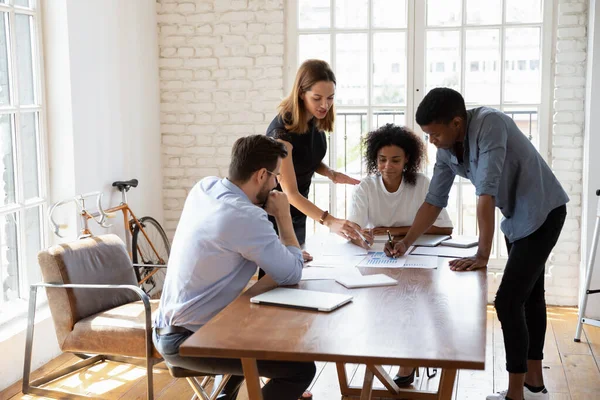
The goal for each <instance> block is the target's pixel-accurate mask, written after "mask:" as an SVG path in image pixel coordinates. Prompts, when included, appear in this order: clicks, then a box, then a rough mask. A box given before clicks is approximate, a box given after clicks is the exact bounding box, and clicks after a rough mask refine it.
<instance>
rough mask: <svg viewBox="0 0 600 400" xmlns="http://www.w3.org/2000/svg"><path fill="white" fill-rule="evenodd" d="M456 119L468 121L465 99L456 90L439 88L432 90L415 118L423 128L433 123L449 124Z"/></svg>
mask: <svg viewBox="0 0 600 400" xmlns="http://www.w3.org/2000/svg"><path fill="white" fill-rule="evenodd" d="M454 117H461V118H462V119H464V120H465V121H466V120H467V109H466V107H465V99H463V97H462V95H461V94H460V93H458V92H457V91H456V90H453V89H450V88H445V87H438V88H435V89H432V90H431V91H430V92H429V93H427V95H426V96H425V97H424V98H423V100H422V101H421V104H419V107H417V113H416V115H415V118H416V120H417V124H419V125H421V126H425V125H429V124H431V123H440V124H447V123H448V122H450V121H452V120H453V119H454Z"/></svg>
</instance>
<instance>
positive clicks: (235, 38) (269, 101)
mask: <svg viewBox="0 0 600 400" xmlns="http://www.w3.org/2000/svg"><path fill="white" fill-rule="evenodd" d="M284 2H285V1H284V0H157V3H156V6H157V14H158V24H159V35H160V37H159V46H160V64H159V65H160V78H161V127H162V139H163V146H162V157H163V179H164V192H163V197H164V207H165V214H164V216H165V228H166V230H167V232H168V234H169V236H171V237H172V235H173V234H174V232H175V228H176V226H177V222H178V221H179V217H180V215H181V210H182V208H183V204H184V201H185V197H186V194H187V192H188V190H189V189H190V188H191V187H192V186H193V185H194V184H195V183H196V182H197V181H198V180H200V179H201V178H203V177H205V176H208V175H220V176H225V175H226V173H227V171H226V169H227V166H228V164H229V153H230V149H231V145H232V144H233V142H234V141H235V140H236V139H237V138H238V137H240V136H244V135H247V134H252V133H264V132H265V128H266V127H267V125H268V123H269V122H270V120H271V119H272V118H273V116H274V113H275V109H276V106H277V104H278V103H279V101H280V99H281V98H282V96H283V95H284V93H283V62H284V51H285V49H284V38H285V21H284ZM587 9H588V0H559V1H558V9H557V10H555V15H556V18H557V23H558V26H557V30H556V43H554V44H553V45H554V47H555V49H556V58H555V60H554V61H555V64H554V68H555V70H554V72H555V78H554V93H553V94H554V103H553V126H552V133H551V139H550V149H551V153H552V158H551V160H550V163H551V166H552V168H553V169H554V170H555V172H556V174H557V176H558V178H559V179H560V181H561V183H563V185H564V187H565V189H566V190H567V192H568V193H569V196H570V197H571V202H570V203H569V207H568V213H569V216H568V219H567V222H566V224H565V228H564V231H563V234H562V236H561V238H560V241H559V244H558V245H557V247H556V249H555V251H554V254H553V255H552V257H551V260H550V262H549V271H550V274H549V275H548V277H547V280H546V293H547V300H548V302H549V303H551V304H560V305H574V304H576V303H577V290H578V285H579V263H580V258H581V257H580V242H581V193H582V161H583V150H582V146H583V132H584V129H583V128H584V126H583V125H584V91H585V90H584V88H585V62H586V47H587V32H586V29H587ZM542 134H543V133H542ZM500 278H501V275H496V274H490V280H489V289H490V295H493V293H495V289H496V288H497V286H498V284H499V282H500ZM491 298H493V297H491Z"/></svg>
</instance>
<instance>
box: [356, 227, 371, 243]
mask: <svg viewBox="0 0 600 400" xmlns="http://www.w3.org/2000/svg"><path fill="white" fill-rule="evenodd" d="M356 233H358V236H360V238H361V239H362V240H363V242H365V244H366V245H367V247H371V243H369V241H368V240H367V238H366V237H365V236H364V235H363V234H362V232H361V231H359V230H357V231H356Z"/></svg>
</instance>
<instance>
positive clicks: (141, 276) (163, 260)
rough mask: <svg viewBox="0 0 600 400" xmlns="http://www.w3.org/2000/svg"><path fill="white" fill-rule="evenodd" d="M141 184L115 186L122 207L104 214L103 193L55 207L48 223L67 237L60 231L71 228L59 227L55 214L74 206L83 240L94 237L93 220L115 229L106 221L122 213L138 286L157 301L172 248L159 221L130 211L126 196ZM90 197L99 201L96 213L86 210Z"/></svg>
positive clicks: (57, 203) (124, 183) (89, 195)
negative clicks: (91, 224) (61, 207)
mask: <svg viewBox="0 0 600 400" xmlns="http://www.w3.org/2000/svg"><path fill="white" fill-rule="evenodd" d="M138 183H139V182H138V180H137V179H131V180H128V181H116V182H113V183H112V186H113V187H116V188H117V190H119V191H120V192H121V203H120V204H119V205H118V206H114V207H111V208H109V209H107V210H104V209H103V208H102V197H103V193H102V192H91V193H86V194H80V195H77V196H75V197H73V198H72V199H67V200H62V201H59V202H56V203H54V204H53V205H52V207H51V208H50V210H49V212H48V219H49V223H50V226H51V227H52V230H53V231H54V234H55V235H57V236H58V237H61V238H63V237H64V236H63V235H61V233H60V231H61V229H66V228H67V227H68V226H67V225H64V224H63V225H61V224H58V223H56V221H55V220H54V218H53V216H52V214H53V213H54V211H55V210H56V209H57V208H58V207H60V206H62V205H64V204H68V203H71V202H74V203H75V205H76V206H77V208H78V213H79V216H80V218H81V225H82V228H81V231H80V234H79V237H78V238H79V239H81V238H84V237H89V236H93V234H92V231H91V230H90V229H89V220H90V219H91V220H93V221H94V222H96V223H97V224H98V225H100V226H101V227H103V228H109V227H110V226H112V225H108V224H107V223H106V219H107V218H113V217H114V216H115V214H116V213H117V212H119V211H121V212H122V213H123V225H124V227H125V231H126V234H125V236H126V245H127V249H128V250H127V251H128V253H129V257H130V258H131V261H132V263H133V267H134V271H135V274H136V278H137V280H138V283H139V285H140V287H141V288H142V290H144V291H145V292H146V293H147V294H148V295H149V296H150V297H151V298H158V297H160V294H161V293H162V287H163V285H164V281H165V276H166V266H167V262H168V260H169V254H170V252H171V245H170V243H169V239H168V238H167V235H166V233H165V231H164V229H163V228H162V227H161V226H160V224H159V223H158V221H156V220H155V219H154V218H152V217H149V216H145V217H142V218H139V219H138V218H137V217H136V216H135V214H134V213H133V211H132V210H131V208H130V207H129V205H128V203H127V192H128V191H129V189H131V188H135V187H137V186H138ZM90 197H96V208H97V209H98V211H96V212H90V211H88V210H87V209H86V206H85V199H86V198H90ZM129 216H131V218H129ZM127 232H128V233H129V234H127Z"/></svg>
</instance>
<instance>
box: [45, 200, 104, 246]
mask: <svg viewBox="0 0 600 400" xmlns="http://www.w3.org/2000/svg"><path fill="white" fill-rule="evenodd" d="M94 196H95V197H96V206H97V208H98V214H97V215H99V216H100V217H99V218H96V216H95V215H93V214H91V213H90V212H88V211H87V210H86V208H85V199H86V198H88V197H94ZM102 196H104V193H102V192H99V191H98V192H89V193H85V194H78V195H75V196H73V197H72V198H70V199H66V200H61V201H58V202H56V203H54V204H53V205H52V206H51V207H50V210H49V211H48V222H49V223H50V226H51V227H52V230H53V232H54V234H55V235H56V236H58V237H60V238H64V236H63V235H61V234H60V230H61V229H64V228H66V227H67V226H68V225H65V224H61V225H59V224H58V223H56V221H55V220H54V217H53V215H52V214H53V213H54V211H55V210H56V209H57V208H58V207H60V206H63V205H65V204H69V203H75V205H76V206H77V208H78V210H79V215H81V216H82V217H88V218H91V219H93V220H94V221H95V222H96V223H97V224H98V225H100V226H101V227H103V228H109V227H110V226H112V225H108V224H106V223H105V222H104V221H105V219H106V218H108V217H109V215H108V214H106V212H105V211H104V209H103V208H102Z"/></svg>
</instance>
